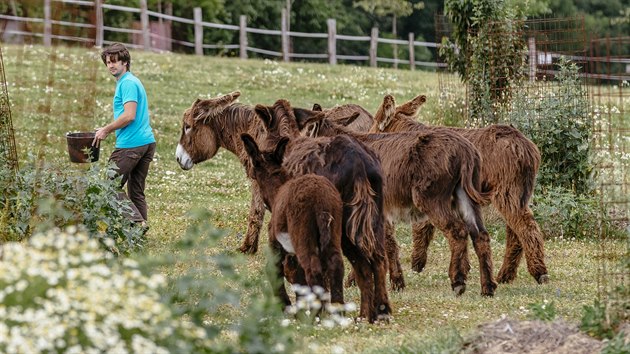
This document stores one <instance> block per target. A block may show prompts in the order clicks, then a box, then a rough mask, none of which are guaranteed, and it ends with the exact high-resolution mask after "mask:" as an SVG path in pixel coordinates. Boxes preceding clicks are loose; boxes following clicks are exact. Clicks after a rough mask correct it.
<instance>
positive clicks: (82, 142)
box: [66, 132, 100, 163]
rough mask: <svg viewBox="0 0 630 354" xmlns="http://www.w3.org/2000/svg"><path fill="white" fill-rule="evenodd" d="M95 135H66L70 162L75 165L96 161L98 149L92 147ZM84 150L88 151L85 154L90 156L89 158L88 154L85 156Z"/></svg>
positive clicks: (88, 133) (89, 133) (91, 133)
mask: <svg viewBox="0 0 630 354" xmlns="http://www.w3.org/2000/svg"><path fill="white" fill-rule="evenodd" d="M95 134H96V133H95V132H85V133H67V134H66V140H67V141H68V154H69V155H70V161H72V162H76V163H83V162H95V161H98V156H99V154H100V149H99V148H97V147H94V146H92V141H94V136H95ZM85 149H88V150H87V152H88V153H89V154H90V155H89V156H88V154H86V150H85ZM90 157H91V158H90Z"/></svg>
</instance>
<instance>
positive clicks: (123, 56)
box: [101, 43, 131, 71]
mask: <svg viewBox="0 0 630 354" xmlns="http://www.w3.org/2000/svg"><path fill="white" fill-rule="evenodd" d="M107 57H109V58H110V60H111V61H113V62H116V61H119V60H120V61H122V62H124V63H127V64H126V66H127V71H129V70H130V68H131V54H129V50H128V49H127V47H125V45H124V44H121V43H113V44H112V45H110V46H109V47H107V48H105V49H103V51H102V52H101V59H102V60H103V64H105V65H107Z"/></svg>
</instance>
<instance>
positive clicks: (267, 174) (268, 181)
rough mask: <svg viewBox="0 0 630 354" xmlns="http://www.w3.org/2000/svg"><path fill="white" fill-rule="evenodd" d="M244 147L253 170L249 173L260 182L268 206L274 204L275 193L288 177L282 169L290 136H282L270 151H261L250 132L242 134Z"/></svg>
mask: <svg viewBox="0 0 630 354" xmlns="http://www.w3.org/2000/svg"><path fill="white" fill-rule="evenodd" d="M241 140H242V141H243V147H244V148H245V152H246V153H247V156H248V157H249V160H250V162H251V170H249V171H248V173H249V174H250V175H251V176H250V177H251V178H253V179H254V180H256V181H257V182H258V185H259V186H260V187H261V192H262V193H261V194H262V197H263V200H264V202H265V204H267V208H268V209H269V207H270V206H271V205H273V199H274V195H273V193H275V192H276V191H277V190H278V189H279V188H280V186H281V185H282V184H284V182H286V180H287V179H288V177H287V174H286V173H285V171H284V170H283V169H282V159H283V158H284V153H285V151H286V148H287V145H288V143H289V138H288V137H282V138H280V140H279V141H278V143H277V144H276V145H275V147H273V149H271V150H269V151H261V150H260V149H259V148H258V144H256V141H255V140H254V138H252V137H251V135H249V134H242V135H241Z"/></svg>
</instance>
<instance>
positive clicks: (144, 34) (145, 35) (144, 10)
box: [140, 0, 151, 50]
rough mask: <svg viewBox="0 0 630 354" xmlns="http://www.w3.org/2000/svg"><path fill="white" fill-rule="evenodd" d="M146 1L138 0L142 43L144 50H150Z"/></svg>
mask: <svg viewBox="0 0 630 354" xmlns="http://www.w3.org/2000/svg"><path fill="white" fill-rule="evenodd" d="M148 10H149V9H148V8H147V0H140V22H141V23H142V42H143V45H144V50H151V32H149V13H148Z"/></svg>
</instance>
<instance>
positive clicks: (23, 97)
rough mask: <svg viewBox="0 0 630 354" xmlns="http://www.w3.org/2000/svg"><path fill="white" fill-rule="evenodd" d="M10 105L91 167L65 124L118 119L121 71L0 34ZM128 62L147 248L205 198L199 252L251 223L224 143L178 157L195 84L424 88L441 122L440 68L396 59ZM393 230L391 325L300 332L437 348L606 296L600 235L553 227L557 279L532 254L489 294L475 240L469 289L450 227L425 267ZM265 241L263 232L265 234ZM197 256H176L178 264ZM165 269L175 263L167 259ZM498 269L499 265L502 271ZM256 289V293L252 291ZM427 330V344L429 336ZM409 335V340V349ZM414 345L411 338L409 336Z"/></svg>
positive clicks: (154, 247) (337, 99) (29, 145)
mask: <svg viewBox="0 0 630 354" xmlns="http://www.w3.org/2000/svg"><path fill="white" fill-rule="evenodd" d="M3 57H4V66H5V71H6V73H5V74H6V80H7V82H8V91H9V96H10V99H11V103H12V107H11V109H12V118H13V126H14V129H15V138H16V144H17V149H18V155H19V159H20V163H21V164H25V163H27V162H29V161H31V162H32V161H35V160H37V157H39V158H41V159H44V160H46V161H50V162H56V163H59V164H60V165H61V166H62V168H65V169H76V170H77V173H81V171H82V169H84V168H85V166H82V165H73V164H71V163H70V162H69V160H68V158H67V153H66V143H65V137H64V134H65V133H66V132H68V131H79V130H91V129H94V128H96V127H99V126H102V125H105V124H106V123H107V122H109V121H110V120H111V105H112V104H111V99H112V96H113V90H114V86H115V81H114V79H113V78H112V77H110V75H109V73H108V72H107V70H106V69H105V67H104V66H103V65H102V63H101V62H100V58H99V56H98V52H96V51H93V50H85V49H68V48H61V47H59V48H55V49H46V48H43V47H38V46H34V47H29V46H25V47H22V46H19V47H18V46H8V47H3ZM132 58H133V61H132V66H131V70H132V72H134V73H135V74H136V75H137V76H138V77H139V78H140V79H141V80H142V82H143V84H144V86H145V87H146V90H147V93H148V96H149V102H150V106H149V107H150V110H151V117H152V125H153V127H154V130H155V133H156V139H157V144H158V148H157V154H156V157H155V161H154V163H153V164H152V166H151V171H150V174H149V177H148V180H147V186H148V187H147V198H148V204H149V208H150V210H149V219H150V220H149V221H150V225H151V229H150V231H149V233H148V239H149V241H148V245H147V252H148V253H151V254H160V253H163V252H166V253H172V254H177V253H178V252H179V251H178V250H177V249H176V248H175V247H174V242H175V241H176V240H177V239H179V238H181V237H182V235H183V234H184V231H185V229H186V226H187V218H186V217H185V214H186V212H187V211H189V210H190V209H191V208H193V207H196V206H201V207H205V208H207V209H209V210H210V211H212V221H213V223H214V224H215V225H216V226H217V227H219V228H222V229H226V230H228V232H227V236H226V237H225V239H223V240H222V242H221V244H220V246H219V247H218V248H216V249H201V250H198V252H201V253H206V254H215V253H220V252H227V253H230V254H233V255H234V256H235V257H237V256H238V255H237V252H236V248H237V247H238V246H239V245H240V242H241V241H242V235H244V234H245V231H246V217H247V210H248V206H249V196H250V194H249V185H248V182H247V180H246V178H245V173H244V171H243V169H242V167H241V166H240V165H239V163H238V161H237V159H236V158H235V157H234V156H232V155H231V154H230V153H229V152H227V151H221V152H220V153H219V154H218V155H217V156H216V157H215V158H213V159H212V160H210V161H207V162H205V163H202V164H199V165H197V166H196V167H195V168H193V169H192V170H190V171H183V170H181V169H180V168H179V166H178V164H177V162H176V161H175V148H176V145H177V142H178V139H179V134H180V129H181V116H182V113H183V111H184V110H185V109H186V108H188V107H189V106H190V105H191V103H192V102H193V101H194V100H195V99H196V98H198V97H200V98H207V97H213V96H216V95H219V94H225V93H228V92H231V91H234V90H239V91H241V93H242V95H241V97H240V99H239V101H240V102H242V103H245V104H252V105H253V104H257V103H263V104H272V103H273V102H274V101H275V100H276V99H278V98H286V99H288V100H289V101H290V102H291V103H292V104H293V105H294V106H299V107H310V106H312V104H313V103H315V102H317V103H320V104H321V105H322V106H323V107H330V106H333V105H335V104H341V103H350V102H351V103H357V104H360V105H362V106H364V107H365V108H367V109H368V110H370V111H372V112H374V111H375V109H376V107H377V106H378V105H379V104H380V102H381V100H382V97H383V96H384V95H385V94H387V93H390V94H393V95H394V97H395V98H396V99H397V101H398V102H403V101H405V100H408V99H410V98H412V97H414V96H415V95H418V94H425V95H427V103H426V104H425V107H423V109H422V113H421V116H420V119H421V120H424V121H433V120H434V119H435V116H436V112H437V111H438V109H439V107H438V97H439V88H438V76H437V74H435V73H429V72H423V71H415V72H412V71H396V70H390V69H374V68H365V67H352V66H328V65H322V64H304V63H290V64H282V63H278V62H273V61H259V60H248V61H241V60H239V59H236V58H233V59H229V58H209V57H197V56H182V55H176V54H155V53H143V52H138V51H134V52H132ZM113 145H114V139H113V137H109V138H108V140H106V141H105V142H104V143H103V144H102V146H103V147H102V149H101V156H102V158H101V161H99V162H98V163H99V164H101V165H103V166H104V165H105V162H106V158H107V157H108V156H109V154H110V153H111V150H112V148H113ZM488 214H489V216H490V217H489V218H488V221H487V223H488V226H489V229H490V230H491V233H492V236H493V238H492V250H493V260H494V267H495V270H498V269H499V267H500V266H501V263H502V257H503V253H504V246H505V244H504V239H503V234H504V231H503V230H502V229H503V225H502V224H501V222H500V221H498V220H497V218H496V216H494V217H493V215H494V214H493V213H492V211H491V210H488ZM397 236H398V240H399V242H400V246H401V255H402V264H403V269H404V271H405V275H406V280H407V289H406V290H405V291H403V292H390V300H391V303H392V305H393V311H394V316H393V320H392V321H391V322H390V323H388V324H377V325H368V324H364V323H361V324H356V325H351V326H350V327H347V328H345V329H343V330H340V329H333V330H329V329H324V328H316V329H312V328H307V329H297V333H298V334H299V336H300V337H301V338H303V339H304V341H305V343H306V344H307V345H309V346H308V347H306V348H310V349H313V350H315V351H318V352H331V351H336V352H343V351H345V352H348V353H350V352H380V353H382V352H388V353H389V352H391V353H393V352H401V351H402V352H404V351H405V350H407V351H410V352H415V351H417V350H418V348H426V350H427V351H439V350H440V349H439V348H440V345H442V344H444V343H448V342H449V341H451V340H453V338H455V337H456V336H455V335H454V333H458V334H459V335H461V336H466V335H468V334H469V333H470V332H471V331H473V330H474V329H475V328H476V326H477V325H479V324H481V323H484V322H489V321H494V320H497V319H499V318H501V317H502V316H508V317H510V318H515V319H525V318H528V316H529V315H530V311H529V310H528V305H529V304H532V303H537V304H542V303H544V302H545V301H548V302H554V304H555V306H556V310H557V314H558V317H560V318H563V319H565V320H567V321H569V322H572V323H577V322H579V319H580V317H581V315H582V307H583V306H584V305H591V304H592V303H593V301H594V299H596V298H597V296H598V273H599V269H600V265H601V264H602V259H601V257H600V255H601V253H600V250H601V248H600V243H599V242H597V240H596V236H597V235H596V234H595V230H594V235H593V237H592V238H589V239H586V240H575V239H549V240H547V241H546V244H545V247H546V261H547V266H548V268H549V271H550V276H551V281H550V282H549V284H546V285H538V284H536V282H535V281H534V280H533V278H531V277H530V276H529V274H528V273H527V270H526V266H525V264H524V263H522V264H521V266H520V268H519V273H518V278H517V280H516V281H515V282H514V283H512V284H509V285H500V286H499V288H498V289H497V291H496V295H495V297H494V298H483V297H481V296H480V294H479V293H480V285H479V272H478V263H477V262H476V257H475V255H474V253H472V252H471V265H472V270H471V272H470V276H469V280H468V289H467V291H466V293H465V294H464V295H463V296H461V297H454V296H453V294H452V293H451V291H450V283H449V279H448V276H447V269H448V260H449V256H450V253H449V251H448V246H447V243H446V241H445V239H444V238H443V237H442V236H440V235H438V237H436V240H435V241H434V242H433V244H432V245H431V248H430V254H429V260H428V266H427V269H426V270H425V271H424V272H423V273H420V274H418V273H413V272H412V271H411V269H410V254H411V237H410V227H409V226H408V225H399V226H398V228H397ZM261 242H262V243H263V244H266V235H264V234H263V238H262V240H261ZM609 242H610V243H609V246H608V251H609V252H608V253H607V257H609V259H607V261H610V262H615V261H618V260H619V259H621V257H622V256H623V254H624V253H625V252H627V245H626V244H625V241H609ZM264 263H265V259H264V256H263V254H262V253H261V252H259V254H257V255H255V256H248V257H246V263H245V265H246V266H244V267H242V269H240V271H241V272H243V273H246V274H248V276H250V277H258V276H260V274H262V272H261V269H262V268H263V267H264ZM192 266H194V265H190V264H181V267H184V268H185V267H192ZM161 271H163V272H164V273H166V274H172V273H176V272H178V271H180V270H178V269H163V270H161ZM495 273H496V271H495ZM251 295H252V296H255V294H251ZM346 299H347V301H354V302H357V303H358V299H359V297H358V291H357V289H356V288H350V289H348V290H347V291H346ZM238 311H239V309H238V308H236V309H229V310H227V309H226V315H225V317H224V318H218V319H214V320H216V321H217V322H225V323H229V322H230V319H231V315H233V314H234V312H237V313H238ZM423 343H424V344H423ZM405 348H407V349H405ZM409 348H415V349H409Z"/></svg>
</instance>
